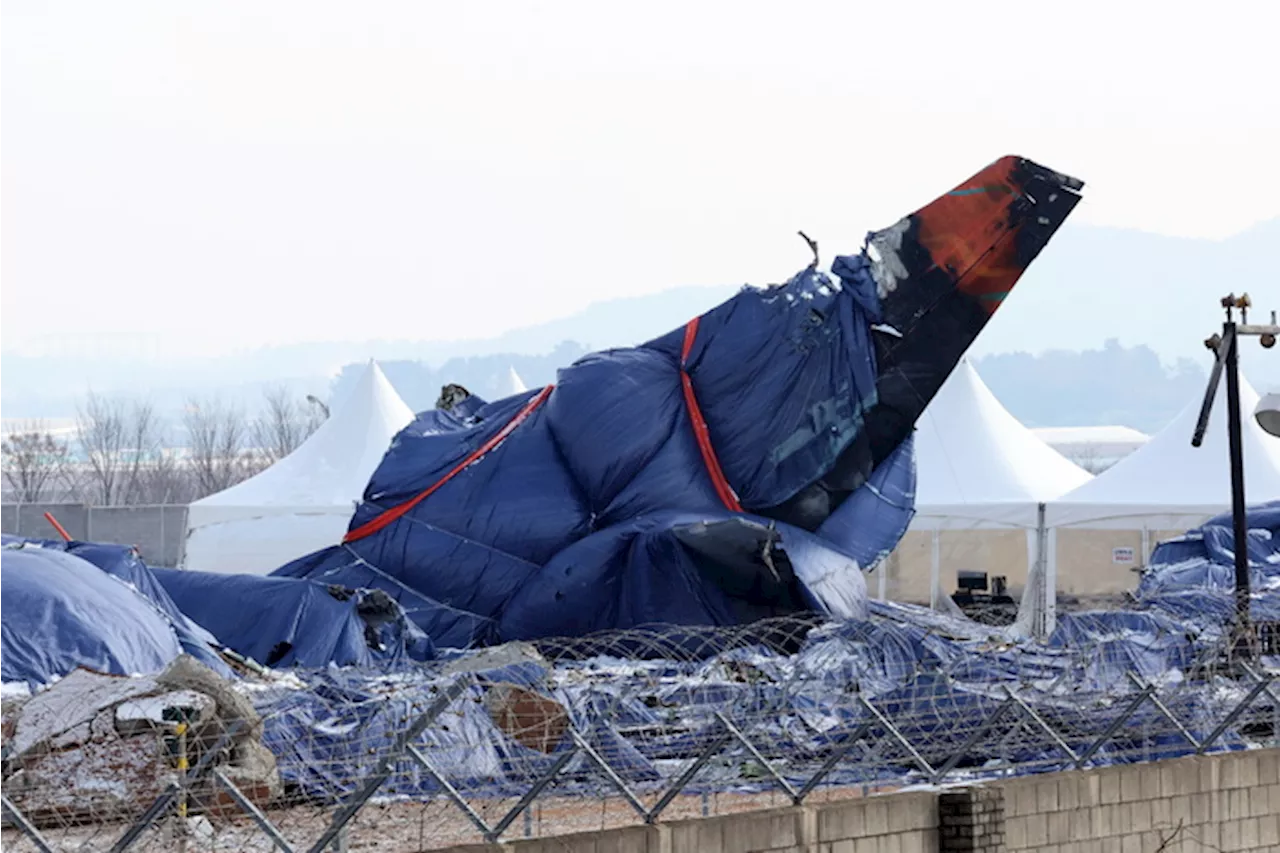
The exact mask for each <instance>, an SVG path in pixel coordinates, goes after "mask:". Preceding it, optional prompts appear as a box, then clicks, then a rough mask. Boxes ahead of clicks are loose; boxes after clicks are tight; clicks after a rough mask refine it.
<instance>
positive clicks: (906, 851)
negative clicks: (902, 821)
mask: <svg viewBox="0 0 1280 853" xmlns="http://www.w3.org/2000/svg"><path fill="white" fill-rule="evenodd" d="M931 833H932V834H931ZM936 833H937V830H936V829H917V830H914V831H912V832H904V833H902V834H901V835H900V836H898V841H899V847H900V849H901V851H902V853H937V850H938V841H937V838H936V837H935V834H936Z"/></svg>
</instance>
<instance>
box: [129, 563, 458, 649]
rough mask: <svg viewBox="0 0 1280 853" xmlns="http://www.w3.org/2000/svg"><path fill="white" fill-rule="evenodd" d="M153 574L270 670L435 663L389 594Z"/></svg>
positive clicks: (208, 625) (201, 619)
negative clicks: (409, 661) (411, 662)
mask: <svg viewBox="0 0 1280 853" xmlns="http://www.w3.org/2000/svg"><path fill="white" fill-rule="evenodd" d="M152 572H153V573H154V575H155V577H156V579H157V580H158V581H159V582H160V584H161V585H163V587H164V589H165V590H166V591H167V592H168V594H169V596H171V597H172V599H173V600H174V602H176V604H177V606H178V607H180V608H181V609H182V611H183V612H184V613H186V614H187V615H188V616H189V617H191V619H193V620H194V621H195V622H197V623H199V624H200V625H201V626H202V627H204V628H205V629H207V630H208V631H210V632H211V633H212V634H213V635H215V636H216V637H217V638H218V640H219V641H220V642H222V643H223V644H225V645H226V646H228V647H229V648H231V649H232V650H234V651H236V652H238V653H239V654H241V655H244V656H245V657H248V658H252V659H253V660H255V661H258V662H259V663H261V664H263V665H265V666H272V667H291V666H301V667H324V666H328V665H330V664H333V665H336V666H359V667H371V666H388V665H393V664H396V663H400V662H403V661H406V660H429V659H431V658H432V657H434V653H435V650H434V648H433V647H432V645H431V641H430V639H428V638H427V636H426V635H425V634H423V633H422V630H421V629H419V628H418V627H417V626H416V625H414V624H413V623H412V622H410V621H409V620H408V619H406V618H405V615H404V612H403V611H402V610H401V609H400V607H399V606H398V605H396V604H395V603H394V602H392V601H390V600H389V599H387V598H386V597H385V596H378V595H371V594H370V593H369V592H367V591H363V590H350V589H344V588H341V587H334V588H329V587H326V586H325V585H323V584H319V583H314V582H312V581H306V580H295V579H293V578H269V577H261V576H258V575H224V574H214V573H209V572H188V571H179V570H176V569H152Z"/></svg>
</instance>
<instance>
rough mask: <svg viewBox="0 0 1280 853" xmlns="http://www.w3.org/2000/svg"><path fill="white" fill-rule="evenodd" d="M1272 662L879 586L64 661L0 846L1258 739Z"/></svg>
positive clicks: (1187, 640)
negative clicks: (628, 624)
mask: <svg viewBox="0 0 1280 853" xmlns="http://www.w3.org/2000/svg"><path fill="white" fill-rule="evenodd" d="M1277 663H1280V661H1276V660H1275V659H1269V658H1263V659H1261V660H1260V661H1257V662H1256V663H1255V664H1253V665H1248V664H1245V663H1241V662H1240V661H1237V660H1231V659H1229V657H1228V655H1227V648H1226V646H1225V643H1224V641H1223V640H1222V638H1221V637H1220V636H1219V635H1218V634H1216V633H1214V632H1212V631H1205V632H1202V633H1188V631H1187V629H1186V627H1185V623H1181V622H1175V621H1174V620H1171V619H1167V618H1164V617H1162V616H1161V615H1160V614H1153V613H1146V612H1142V611H1114V612H1101V613H1075V614H1064V615H1061V616H1060V617H1059V630H1058V631H1057V632H1055V634H1054V638H1053V639H1052V640H1051V641H1050V642H1048V643H1045V644H1036V643H1030V642H1024V641H1020V640H1017V639H1013V638H1012V637H1011V635H1010V632H1009V631H1007V630H1006V629H1005V628H1004V627H1002V626H1000V625H993V624H984V623H983V622H982V621H975V620H972V619H964V618H958V617H956V616H954V615H950V614H947V613H930V612H928V611H924V610H921V609H920V608H910V607H904V606H900V605H892V604H886V603H876V604H875V605H873V608H872V615H871V617H870V618H869V619H867V620H862V621H856V622H843V623H823V622H820V621H818V620H816V619H805V618H787V619H774V620H767V621H765V622H760V623H756V624H753V625H747V626H739V627H734V628H716V629H707V628H693V627H685V628H677V627H672V626H649V627H646V628H641V629H635V630H630V631H625V632H612V633H608V634H600V635H594V636H589V637H585V638H574V639H555V640H542V641H538V642H535V643H513V644H508V645H506V646H501V647H496V648H493V649H487V650H482V651H477V652H468V653H452V654H449V655H446V656H444V657H442V659H440V660H437V661H433V662H431V663H427V664H415V665H405V666H402V667H399V668H396V669H394V670H385V671H370V670H355V669H336V668H331V669H328V670H310V671H290V672H283V673H272V674H270V675H269V676H267V677H259V676H254V677H246V678H244V679H242V680H241V681H239V682H237V683H232V682H229V681H224V680H221V679H219V678H218V677H217V676H215V675H213V674H212V673H210V672H209V671H208V670H205V669H203V668H202V667H200V666H199V665H198V664H196V663H194V662H193V661H191V660H190V659H187V658H183V659H180V660H179V661H178V662H177V663H176V664H175V665H174V666H173V667H171V668H170V669H169V670H168V671H166V672H165V673H164V674H162V675H160V676H157V677H135V678H128V679H123V678H114V677H109V676H103V675H98V674H94V673H88V672H85V671H78V672H77V673H73V674H72V675H71V676H68V677H67V678H65V679H63V680H62V681H60V682H58V683H57V684H55V685H53V686H52V687H50V688H48V689H46V690H44V691H42V692H40V693H38V694H36V695H35V696H32V697H30V698H28V699H25V700H23V699H6V701H5V703H4V704H5V709H4V710H5V713H4V726H5V728H4V744H5V755H4V767H3V778H4V812H5V814H4V818H5V829H4V835H3V842H4V845H5V847H6V849H9V848H10V845H12V849H15V850H21V849H41V846H40V845H45V848H46V849H50V850H109V849H133V850H146V849H156V850H160V849H164V850H171V849H186V850H223V849H226V850H259V849H261V850H269V849H282V850H283V849H291V850H306V849H322V848H328V847H331V846H332V844H333V843H336V842H341V841H342V839H344V838H346V839H359V840H360V842H361V844H363V845H365V846H376V847H387V848H391V849H398V848H401V847H409V848H412V849H431V848H433V847H444V846H448V845H451V844H458V843H469V842H476V841H480V840H492V839H496V838H508V837H519V836H522V835H526V836H537V835H543V834H553V833H564V832H573V831H585V830H593V829H605V828H610V827H614V826H622V825H627V824H635V823H640V822H657V821H664V820H672V819H678V818H684V817H693V816H698V815H710V814H728V813H734V812H737V811H746V810H750V809H758V808H766V807H770V806H779V805H786V804H792V803H797V802H821V801H826V800H831V799H841V798H849V797H862V796H868V795H870V794H873V793H876V792H880V791H885V790H893V789H897V788H902V787H907V786H921V785H926V786H927V785H941V784H951V783H957V782H965V781H979V780H983V779H992V778H1000V777H1003V776H1009V775H1021V774H1027V773H1040V772H1052V771H1057V770H1064V769H1071V768H1076V767H1088V766H1095V765H1100V764H1115V763H1127V762H1137V761H1152V760H1159V759H1162V758H1168V757H1173V756H1178V755H1187V754H1195V753H1206V752H1215V751H1220V750H1226V749H1243V748H1248V747H1253V746H1259V745H1267V744H1275V743H1276V742H1277V732H1278V731H1280V699H1277V694H1278V693H1280V690H1277V689H1276V687H1274V686H1273V684H1272V678H1274V677H1275V675H1276V673H1277V670H1276V668H1275V666H1274V665H1275V664H1277ZM1268 664H1270V665H1271V666H1270V667H1268ZM318 845H319V847H318Z"/></svg>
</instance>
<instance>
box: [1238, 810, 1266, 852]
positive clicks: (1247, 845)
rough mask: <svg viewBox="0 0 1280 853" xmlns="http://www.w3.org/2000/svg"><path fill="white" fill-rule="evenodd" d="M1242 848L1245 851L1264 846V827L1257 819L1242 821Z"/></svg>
mask: <svg viewBox="0 0 1280 853" xmlns="http://www.w3.org/2000/svg"><path fill="white" fill-rule="evenodd" d="M1240 846H1241V847H1242V848H1244V849H1245V850H1253V849H1256V848H1258V847H1260V846H1262V827H1261V826H1259V821H1258V819H1257V818H1256V817H1251V818H1246V819H1245V820H1242V821H1240Z"/></svg>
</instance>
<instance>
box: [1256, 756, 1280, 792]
mask: <svg viewBox="0 0 1280 853" xmlns="http://www.w3.org/2000/svg"><path fill="white" fill-rule="evenodd" d="M1258 784H1259V785H1275V784H1280V749H1264V750H1260V751H1259V752H1258Z"/></svg>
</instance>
